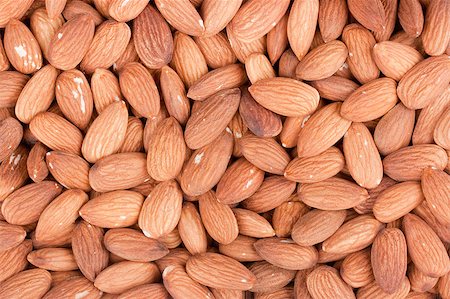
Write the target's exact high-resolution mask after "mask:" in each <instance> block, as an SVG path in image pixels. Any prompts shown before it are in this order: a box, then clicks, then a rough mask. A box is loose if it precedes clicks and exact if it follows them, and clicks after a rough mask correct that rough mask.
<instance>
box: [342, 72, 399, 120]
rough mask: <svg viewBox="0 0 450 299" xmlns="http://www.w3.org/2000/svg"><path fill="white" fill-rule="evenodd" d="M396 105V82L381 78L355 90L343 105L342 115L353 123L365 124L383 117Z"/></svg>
mask: <svg viewBox="0 0 450 299" xmlns="http://www.w3.org/2000/svg"><path fill="white" fill-rule="evenodd" d="M396 103H397V92H396V82H395V81H394V80H393V79H390V78H380V79H376V80H373V81H371V82H369V83H366V84H364V85H363V86H361V87H360V88H358V89H357V90H355V91H354V92H353V93H352V94H351V95H350V96H349V97H348V98H347V99H346V100H345V101H344V103H343V104H342V107H341V115H342V117H344V118H346V119H348V120H351V121H355V122H365V121H369V120H374V119H377V118H378V117H380V116H383V115H384V114H386V112H388V111H389V110H391V109H392V108H393V107H394V106H395V104H396Z"/></svg>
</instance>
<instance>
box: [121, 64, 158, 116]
mask: <svg viewBox="0 0 450 299" xmlns="http://www.w3.org/2000/svg"><path fill="white" fill-rule="evenodd" d="M119 82H120V89H121V91H122V93H123V95H124V96H125V98H126V99H127V101H128V102H129V103H130V105H131V107H133V108H134V109H136V111H137V112H138V113H139V114H140V115H141V116H144V117H148V118H151V117H153V116H156V115H157V114H158V112H159V110H160V103H159V93H158V89H157V87H156V84H155V81H154V80H153V78H152V76H151V75H150V73H149V72H148V70H147V69H146V68H145V67H144V66H143V65H142V64H140V63H138V62H132V63H128V64H127V65H125V66H124V67H123V68H122V69H121V70H120V74H119Z"/></svg>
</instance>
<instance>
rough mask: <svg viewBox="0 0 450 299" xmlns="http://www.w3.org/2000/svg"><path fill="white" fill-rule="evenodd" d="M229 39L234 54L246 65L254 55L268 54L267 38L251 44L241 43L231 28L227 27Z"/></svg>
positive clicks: (256, 40) (264, 37)
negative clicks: (248, 59)
mask: <svg viewBox="0 0 450 299" xmlns="http://www.w3.org/2000/svg"><path fill="white" fill-rule="evenodd" d="M227 37H228V41H229V43H230V46H231V48H232V49H233V52H234V54H235V55H236V57H237V59H238V60H239V61H240V62H241V63H245V61H246V60H247V58H248V57H249V56H250V55H251V54H253V53H260V54H264V53H265V52H266V36H263V37H261V38H259V39H255V40H254V41H251V42H244V41H240V40H239V39H237V38H236V37H235V36H234V32H233V30H231V27H230V26H227Z"/></svg>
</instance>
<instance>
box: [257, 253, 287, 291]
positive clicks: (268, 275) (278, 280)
mask: <svg viewBox="0 0 450 299" xmlns="http://www.w3.org/2000/svg"><path fill="white" fill-rule="evenodd" d="M249 270H250V271H252V273H253V274H254V275H255V276H256V283H255V284H254V285H253V287H252V288H251V291H252V292H257V293H262V292H270V291H273V290H278V289H281V288H283V287H285V286H286V285H287V284H288V283H289V282H290V281H291V280H293V279H294V277H295V271H293V270H287V269H283V268H280V267H277V266H274V265H272V264H269V263H268V262H266V261H262V262H256V263H254V264H253V265H251V267H250V268H249Z"/></svg>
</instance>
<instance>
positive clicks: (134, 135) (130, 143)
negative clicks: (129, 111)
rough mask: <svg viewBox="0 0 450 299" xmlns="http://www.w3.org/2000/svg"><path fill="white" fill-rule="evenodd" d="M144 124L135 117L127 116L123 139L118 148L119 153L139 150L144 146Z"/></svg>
mask: <svg viewBox="0 0 450 299" xmlns="http://www.w3.org/2000/svg"><path fill="white" fill-rule="evenodd" d="M143 136H144V125H143V124H142V122H141V120H140V119H139V118H137V117H128V125H127V131H126V133H125V140H124V141H123V143H122V146H121V147H120V149H119V152H120V153H129V152H140V151H141V150H142V149H143V148H144V141H143Z"/></svg>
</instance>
